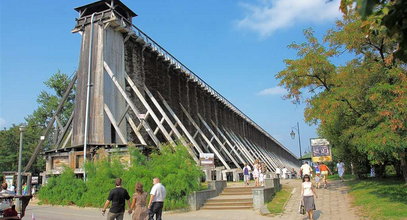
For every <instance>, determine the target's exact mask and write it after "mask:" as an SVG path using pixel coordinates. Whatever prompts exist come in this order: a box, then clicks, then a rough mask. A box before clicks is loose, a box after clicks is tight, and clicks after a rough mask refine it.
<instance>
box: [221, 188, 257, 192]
mask: <svg viewBox="0 0 407 220" xmlns="http://www.w3.org/2000/svg"><path fill="white" fill-rule="evenodd" d="M252 190H253V189H233V188H225V189H223V191H224V192H240V191H250V192H251V191H252Z"/></svg>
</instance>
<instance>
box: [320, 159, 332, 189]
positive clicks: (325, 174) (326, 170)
mask: <svg viewBox="0 0 407 220" xmlns="http://www.w3.org/2000/svg"><path fill="white" fill-rule="evenodd" d="M319 170H320V171H321V177H322V179H323V181H324V188H325V189H326V188H327V187H328V180H327V177H328V174H329V173H330V172H331V170H330V169H329V167H328V166H327V165H325V164H324V163H323V162H321V164H319Z"/></svg>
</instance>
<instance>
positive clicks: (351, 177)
mask: <svg viewBox="0 0 407 220" xmlns="http://www.w3.org/2000/svg"><path fill="white" fill-rule="evenodd" d="M343 178H344V179H345V180H351V179H354V178H355V176H354V175H352V174H345V175H343ZM328 180H341V178H339V175H338V174H334V175H329V176H328Z"/></svg>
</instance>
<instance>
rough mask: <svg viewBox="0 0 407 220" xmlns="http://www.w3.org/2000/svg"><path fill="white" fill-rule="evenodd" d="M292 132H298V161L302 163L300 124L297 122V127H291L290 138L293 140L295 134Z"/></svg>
mask: <svg viewBox="0 0 407 220" xmlns="http://www.w3.org/2000/svg"><path fill="white" fill-rule="evenodd" d="M294 130H297V132H298V146H299V147H300V161H301V162H302V150H301V135H300V124H299V123H298V122H297V127H292V128H291V132H290V135H291V138H292V139H294V138H295V132H294Z"/></svg>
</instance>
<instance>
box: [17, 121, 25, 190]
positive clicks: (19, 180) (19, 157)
mask: <svg viewBox="0 0 407 220" xmlns="http://www.w3.org/2000/svg"><path fill="white" fill-rule="evenodd" d="M24 131H25V126H24V125H21V126H20V149H19V152H18V174H17V195H21V160H22V152H23V133H24Z"/></svg>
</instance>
